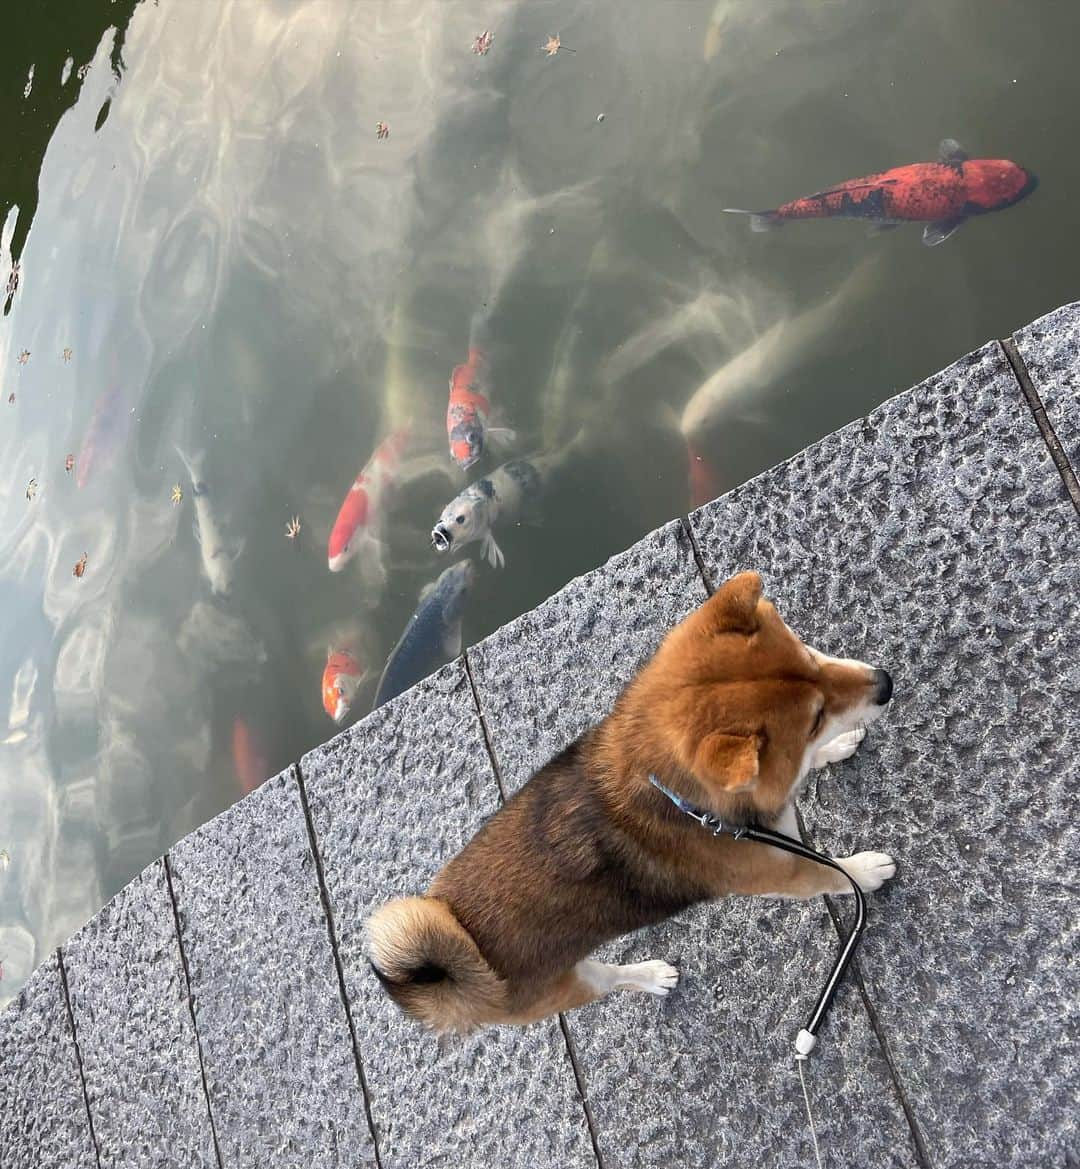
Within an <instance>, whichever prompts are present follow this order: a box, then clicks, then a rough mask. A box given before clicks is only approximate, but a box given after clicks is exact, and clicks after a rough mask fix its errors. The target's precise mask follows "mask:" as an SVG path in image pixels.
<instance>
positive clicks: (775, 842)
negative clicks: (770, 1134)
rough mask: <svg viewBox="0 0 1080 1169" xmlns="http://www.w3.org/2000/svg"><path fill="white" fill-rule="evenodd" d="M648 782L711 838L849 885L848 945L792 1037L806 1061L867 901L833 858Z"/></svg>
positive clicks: (851, 951) (847, 962)
mask: <svg viewBox="0 0 1080 1169" xmlns="http://www.w3.org/2000/svg"><path fill="white" fill-rule="evenodd" d="M649 782H650V783H651V784H652V785H653V787H655V788H656V789H657V790H658V791H661V792H663V794H664V795H665V796H667V798H668V799H669V800H670V801H671V802H672V803H673V804H674V805H675V807H676V808H678V809H679V811H680V812H684V813H685V814H686V815H687V816H690V817H691V818H692V819H694V820H696V821H697V822H698V823H699V824H700V825H701V826H702V828H707V829H708V830H709V831H710V832H711V833H712V834H713V836H730V837H732V838H733V839H735V840H757V841H759V842H760V843H761V844H770V845H772V847H773V848H779V849H782V850H783V851H784V852H790V853H792V854H793V855H794V856H800V857H802V858H803V859H804V860H808V861H816V862H817V863H818V864H819V865H827V866H828V867H829V868H830V869H835V870H836V871H837V872H838V873H842V874H843V875H844V876H845V877H846V878H847V879H848V881H850V882H851V888H852V891H853V892H854V894H855V924H854V925H853V926H852V927H851V933H850V934H848V938H847V941H846V942H845V943H844V947H843V949H842V950H841V951H840V956H839V957H838V958H837V959H836V962H835V963H834V964H833V968H832V971H831V972H830V974H829V977H828V979H827V981H826V983H825V985H824V987H823V988H822V990H821V994H819V995H818V999H817V1002H816V1003H815V1005H814V1009H813V1011H812V1012H811V1014H810V1018H809V1020H808V1021H807V1024H806V1026H805V1027H803V1029H802V1030H801V1031H800V1032H799V1034H798V1035H797V1036H796V1037H795V1058H796V1059H798V1060H804V1059H806V1057H807V1056H808V1055H809V1054H810V1052H812V1051H813V1050H814V1047H815V1046H816V1044H817V1033H818V1028H819V1027H820V1026H821V1024H822V1022H823V1020H824V1018H825V1014H826V1012H827V1011H828V1009H829V1007H830V1006H831V1005H832V1001H833V998H834V997H835V995H836V988H837V987H838V986H839V985H840V980H841V979H842V978H843V977H844V972H845V971H846V970H847V968H848V966H849V965H850V964H851V959H852V957H853V956H854V954H855V947H856V946H857V945H858V944H859V937H860V936H861V934H862V931H863V927H864V926H865V925H866V898H865V897H864V896H863V891H862V890H861V889H860V888H859V886H858V883H857V882H856V881H855V879H854V878H853V877H852V876H851V874H850V873H848V872H847V871H846V870H845V869H844V868H843V867H842V866H841V865H838V864H837V863H836V861H834V860H833V859H832V857H829V856H826V855H825V854H824V853H822V852H816V851H815V850H814V849H812V848H808V847H807V846H806V845H805V844H803V843H802V841H799V840H793V839H792V838H791V837H790V836H784V835H783V833H781V832H773V831H772V830H771V829H770V828H759V827H757V825H755V824H725V823H724V821H723V820H722V819H721V818H720V817H719V816H717V815H715V814H714V813H713V812H708V811H705V810H704V809H702V808H698V807H696V806H695V805H694V804H691V803H690V801H689V800H684V799H683V798H682V796H680V795H678V794H677V793H676V792H673V791H672V790H671V788H669V787H665V786H664V785H663V784H662V783H661V782H660V780H658V779H657V778H656V776H655V775H650V776H649ZM807 1108H808V1110H809V1102H807Z"/></svg>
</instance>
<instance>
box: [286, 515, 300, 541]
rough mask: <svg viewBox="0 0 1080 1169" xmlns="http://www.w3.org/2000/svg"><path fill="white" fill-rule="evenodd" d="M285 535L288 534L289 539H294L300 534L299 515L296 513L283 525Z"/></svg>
mask: <svg viewBox="0 0 1080 1169" xmlns="http://www.w3.org/2000/svg"><path fill="white" fill-rule="evenodd" d="M285 535H286V536H288V537H289V539H290V540H295V539H296V537H297V536H299V535H300V517H299V516H298V515H294V516H293V518H292V519H291V520H289V522H288V523H287V524H286V525H285Z"/></svg>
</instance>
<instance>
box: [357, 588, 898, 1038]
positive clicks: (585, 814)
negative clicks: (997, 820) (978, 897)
mask: <svg viewBox="0 0 1080 1169" xmlns="http://www.w3.org/2000/svg"><path fill="white" fill-rule="evenodd" d="M891 695H892V680H891V679H890V677H889V675H888V674H887V673H885V671H884V670H878V669H874V667H872V666H868V665H865V664H864V663H862V662H857V661H852V660H849V659H840V658H831V657H826V656H825V655H824V654H821V653H818V652H817V651H816V650H814V649H811V648H810V647H809V646H806V645H803V643H802V642H801V641H800V640H799V638H798V637H796V636H795V634H794V633H793V632H792V631H791V630H790V629H789V628H788V627H787V626H786V625H785V624H784V622H783V620H782V619H781V618H780V616H779V614H778V613H777V611H776V609H775V608H774V607H773V605H772V604H771V603H770V602H769V601H766V600H764V599H763V598H762V585H761V578H760V577H759V576H758V575H757V573H754V572H744V573H742V574H741V575H740V576H736V577H733V578H732V579H731V580H729V581H728V582H727V583H726V584H724V585H723V586H722V587H721V588H720V589H719V590H718V591H717V592H716V593H715V595H714V596H712V597H711V598H710V599H709V600H708V601H706V602H705V603H704V604H703V605H702V606H701V608H699V609H698V610H697V611H696V612H694V613H692V614H691V615H690V616H689V617H687V618H686V620H685V621H683V622H682V623H681V624H680V625H678V626H677V627H676V628H675V629H673V630H672V631H671V632H670V633H669V634H668V635H667V637H666V638H665V639H664V642H663V644H662V645H661V646H660V648H659V649H658V650H657V652H656V654H655V656H654V657H653V658H652V660H651V661H650V662H649V663H648V664H647V665H645V666H644V667H643V668H642V669H641V671H640V672H639V673H638V675H637V676H636V677H635V678H634V680H633V681H632V682H631V683H630V685H629V686H627V688H626V689H625V690H624V691H623V693H622V695H621V696H620V698H619V700H618V702H617V703H616V705H615V709H614V710H613V711H612V713H611V714H610V715H609V716H608V717H607V718H606V719H604V720H603V722H601V723H600V724H599V725H598V726H597V727H595V728H593V729H592V730H590V731H588V732H586V733H585V734H584V735H582V736H581V738H579V739H578V740H577V741H576V742H574V743H572V744H571V745H570V746H569V747H568V748H567V749H566V750H565V751H563V752H562V754H561V755H559V756H557V757H556V758H555V759H553V760H552V761H551V762H550V763H548V764H547V765H546V766H545V767H543V768H541V770H540V771H538V772H537V773H536V775H534V776H533V777H532V779H530V780H529V782H528V783H527V784H525V786H524V787H523V788H522V789H521V791H519V792H518V793H517V795H515V796H514V797H513V798H512V799H511V800H509V801H508V802H507V804H506V805H505V806H504V807H503V808H501V809H500V810H499V811H498V812H496V814H495V815H494V816H492V817H491V819H490V820H489V821H488V822H487V823H486V824H485V825H484V826H483V828H481V829H480V831H479V832H478V833H477V834H476V836H475V837H473V839H472V840H471V841H470V842H469V844H467V845H466V846H465V848H464V849H463V850H462V851H461V852H460V853H459V854H458V855H457V856H456V857H454V859H453V860H451V861H450V862H449V863H448V864H447V865H446V866H445V868H443V870H442V871H441V872H440V873H439V874H438V875H437V876H436V878H435V880H434V882H433V883H432V885H431V888H430V889H429V890H428V892H427V893H426V894H425V895H424V896H422V897H406V898H402V899H400V900H397V901H391V902H389V903H388V904H386V905H383V906H381V907H380V908H379V909H377V910H376V911H375V912H374V913H373V914H372V916H371V917H370V918H369V919H368V922H367V953H368V957H369V959H370V961H371V964H372V966H373V967H374V969H375V973H376V974H377V975H378V977H379V979H380V981H381V982H382V984H383V986H384V987H385V988H386V990H387V992H388V993H389V994H390V996H391V997H392V998H393V999H394V1000H395V1001H396V1002H397V1003H398V1005H399V1006H400V1007H401V1008H402V1009H403V1010H405V1011H406V1012H408V1013H409V1014H410V1015H413V1016H415V1017H416V1018H417V1019H420V1020H421V1021H422V1022H424V1023H425V1024H427V1025H428V1026H429V1027H431V1028H433V1029H434V1030H436V1031H439V1032H445V1031H457V1032H462V1031H469V1030H471V1029H473V1028H474V1027H477V1026H480V1025H482V1024H488V1023H529V1022H532V1021H533V1020H536V1019H541V1018H543V1017H545V1016H546V1015H550V1014H553V1013H554V1012H556V1011H566V1010H570V1009H571V1008H572V1007H577V1006H581V1005H582V1004H583V1003H587V1002H589V1001H591V1000H592V999H595V998H598V997H599V996H601V995H604V994H607V993H608V992H609V991H611V990H615V989H630V990H642V991H646V992H648V993H649V994H655V995H665V994H667V993H668V991H669V990H670V989H671V987H673V986H674V985H675V983H676V981H677V980H678V972H677V971H676V970H675V969H674V968H673V967H671V966H669V965H668V964H667V963H666V962H659V961H653V962H635V963H633V964H631V965H627V966H614V965H608V964H606V963H603V962H597V961H594V960H593V959H591V958H589V957H588V955H589V954H590V953H592V951H594V950H595V949H596V948H597V947H598V946H600V945H601V944H602V943H604V942H606V941H608V940H610V939H611V938H615V937H618V936H619V935H621V934H625V933H629V932H630V931H632V930H636V929H640V928H641V927H642V926H646V925H650V924H652V923H654V922H658V921H662V920H663V919H664V918H666V917H670V916H671V915H672V914H675V913H678V912H679V911H680V910H682V909H685V908H686V907H687V906H688V905H692V904H694V903H695V902H698V901H704V900H707V899H709V898H714V897H724V896H727V895H729V894H733V893H743V894H753V893H760V894H773V895H776V894H779V895H780V896H785V897H813V896H814V895H815V894H818V893H846V892H850V886H849V885H848V883H847V882H846V881H845V880H844V878H843V877H842V876H841V875H840V874H839V873H837V872H835V871H834V870H832V869H829V868H826V867H825V866H823V865H819V864H815V863H814V862H813V861H808V860H803V859H801V858H799V857H795V856H791V855H790V854H788V853H785V852H781V851H780V850H779V849H775V848H771V847H769V846H768V845H766V844H760V843H756V842H750V841H746V840H734V839H733V838H731V837H729V836H713V835H712V834H711V833H709V832H706V831H703V830H702V828H701V827H700V826H699V825H698V824H697V823H696V822H695V821H694V820H692V819H691V818H690V817H689V816H686V815H684V814H683V813H682V812H680V811H679V810H678V809H677V808H676V807H674V805H673V804H672V803H671V802H670V801H669V800H668V799H667V798H666V797H665V796H664V795H663V794H662V793H661V792H659V791H658V790H657V789H656V788H655V787H653V786H652V785H651V784H650V782H649V778H648V777H649V775H650V773H651V774H655V775H656V776H658V777H659V778H660V779H661V780H662V781H663V783H664V784H665V785H666V786H667V787H669V788H671V789H673V790H674V791H676V792H677V793H678V794H679V795H681V796H682V797H683V798H684V799H686V800H688V801H690V803H692V804H695V805H697V806H698V807H701V808H707V809H709V810H710V811H712V812H714V813H716V814H717V815H719V816H720V817H722V818H723V820H724V821H725V822H728V823H735V824H738V823H747V822H749V821H757V822H758V823H761V824H765V825H770V826H772V827H774V828H776V829H777V830H778V831H781V832H785V833H787V834H789V835H792V836H797V835H798V831H797V828H796V823H795V812H794V800H795V797H796V795H797V794H798V792H799V790H800V787H801V785H802V783H803V781H804V780H805V778H806V776H807V774H808V772H809V771H810V770H811V769H812V768H817V767H823V766H825V764H827V763H833V762H836V761H837V760H840V759H846V758H847V757H848V756H849V755H852V754H853V753H854V751H855V749H856V748H857V747H858V745H859V743H860V742H861V741H862V739H863V737H864V735H865V733H866V726H867V724H869V723H871V722H873V720H874V719H876V718H877V717H878V716H879V715H880V714H881V712H882V710H883V709H884V707H885V704H886V703H887V702H888V701H889V698H890V697H891ZM839 863H840V864H841V865H842V866H843V868H844V869H845V870H846V871H847V872H848V873H850V874H851V876H852V877H853V878H854V879H855V880H856V881H857V882H858V883H859V885H860V886H861V887H862V888H863V889H864V890H871V889H877V888H878V887H879V886H880V885H881V884H882V882H884V881H885V880H887V879H888V878H889V877H891V876H892V875H893V874H894V872H895V871H896V866H895V865H894V864H893V861H892V859H891V858H890V857H888V856H886V855H884V854H883V853H879V852H860V853H856V854H855V855H854V856H851V857H847V858H845V859H842V860H840V862H839Z"/></svg>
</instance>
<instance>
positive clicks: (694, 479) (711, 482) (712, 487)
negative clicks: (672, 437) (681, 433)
mask: <svg viewBox="0 0 1080 1169" xmlns="http://www.w3.org/2000/svg"><path fill="white" fill-rule="evenodd" d="M686 462H687V471H688V475H687V478H688V479H689V482H690V507H691V508H698V507H704V506H705V504H707V503H711V502H712V501H713V500H714V499H716V498H717V497H718V496H720V495H721V494H723V489H722V488H721V486H720V477H719V476H718V475H717V473H716V468H715V467H714V466H713V465H712V463H710V462H709V461H708V459H706V458H705V456H704V455H702V454H701V452H700V451H699V450H698V449H697V447H696V446H695V445H694V443H693V442H691V441H690V439H687V440H686Z"/></svg>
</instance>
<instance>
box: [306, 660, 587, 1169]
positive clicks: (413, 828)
mask: <svg viewBox="0 0 1080 1169" xmlns="http://www.w3.org/2000/svg"><path fill="white" fill-rule="evenodd" d="M300 769H301V773H302V775H303V777H304V782H305V785H306V787H307V792H308V800H309V805H310V808H311V814H312V821H313V823H314V825H315V835H316V840H317V841H318V847H319V853H320V855H321V857H322V862H323V871H324V874H325V878H326V886H327V890H328V893H329V898H330V904H331V910H332V915H333V918H334V922H335V928H336V930H337V933H338V939H339V952H340V955H341V960H342V965H343V967H344V971H345V982H346V987H347V992H348V997H349V1004H350V1009H351V1011H352V1014H353V1018H354V1019H355V1021H356V1026H357V1031H358V1034H359V1037H360V1047H361V1053H362V1058H363V1064H364V1072H365V1079H366V1081H367V1085H368V1092H369V1095H370V1099H371V1111H372V1117H373V1121H374V1125H375V1132H376V1139H377V1141H378V1146H379V1153H380V1158H381V1162H382V1167H383V1169H417V1167H420V1166H436V1165H439V1166H443V1165H453V1166H460V1167H462V1169H472V1167H475V1169H488V1167H491V1166H498V1167H499V1169H512V1167H514V1166H520V1167H521V1169H533V1167H534V1166H544V1167H545V1169H563V1167H571V1166H573V1167H579V1166H580V1167H582V1169H593V1167H594V1166H595V1164H596V1160H595V1155H594V1153H593V1150H592V1146H591V1143H590V1139H589V1133H588V1128H587V1125H586V1121H585V1114H584V1109H583V1106H582V1103H581V1098H580V1095H579V1093H578V1090H577V1085H576V1082H575V1080H574V1073H573V1068H572V1066H571V1063H570V1060H569V1055H568V1052H567V1049H566V1044H565V1040H564V1038H563V1035H562V1033H561V1031H560V1028H559V1026H558V1023H557V1022H556V1021H555V1020H548V1021H546V1022H544V1023H540V1024H537V1025H535V1026H533V1027H529V1028H500V1029H488V1030H486V1031H483V1032H481V1033H480V1034H478V1035H476V1036H474V1037H472V1038H469V1039H456V1040H452V1041H443V1043H442V1044H440V1043H439V1042H437V1041H436V1040H435V1038H434V1037H433V1036H431V1035H430V1034H428V1033H427V1032H425V1031H424V1030H423V1029H422V1028H421V1027H420V1026H419V1025H417V1024H416V1023H414V1022H412V1021H410V1020H408V1019H407V1018H406V1017H405V1016H404V1015H402V1013H401V1012H400V1011H399V1010H398V1008H397V1007H396V1006H395V1005H394V1004H393V1003H392V1002H391V1001H390V999H389V998H388V997H387V996H386V994H385V993H384V992H383V990H382V988H381V987H380V986H379V983H378V981H377V980H376V978H375V976H374V975H373V974H372V972H371V969H370V967H369V966H368V964H367V961H366V960H365V958H364V955H363V952H362V929H363V921H364V918H365V917H366V915H367V914H368V913H369V912H370V911H371V910H372V909H373V908H374V907H375V906H376V905H378V904H380V903H381V902H383V901H385V900H388V899H389V898H391V897H396V896H404V895H408V894H415V893H421V892H423V890H424V889H425V888H426V887H427V885H428V884H429V882H430V881H431V879H432V877H434V875H435V873H436V872H437V871H438V869H439V868H440V867H441V866H442V865H443V864H444V863H445V862H446V861H447V860H449V859H450V857H451V856H453V855H454V854H455V853H457V852H458V851H459V850H460V849H461V848H462V847H463V846H464V845H465V843H466V842H467V841H468V840H469V839H470V838H471V837H472V835H473V834H474V833H475V832H476V830H477V829H478V828H479V827H480V825H481V823H482V822H483V821H484V820H485V819H486V818H487V817H488V816H489V815H491V813H492V812H494V811H495V810H496V808H497V807H498V805H499V789H498V786H497V784H496V781H495V775H494V772H493V771H492V767H491V762H490V758H489V756H488V753H487V749H486V747H485V745H484V740H483V735H482V730H481V727H480V723H479V719H478V717H477V714H476V705H475V702H474V699H473V696H472V692H471V690H470V687H469V683H468V678H467V676H466V674H465V670H464V667H463V665H462V662H461V660H460V659H458V660H457V661H456V662H453V663H451V664H450V665H449V666H447V667H445V668H444V669H442V670H440V671H439V672H438V673H437V674H435V675H434V676H433V677H432V678H430V679H428V680H426V681H425V682H422V683H421V684H420V685H418V686H416V687H414V688H413V689H412V690H410V691H408V692H406V693H405V694H403V695H402V696H401V697H400V698H398V699H395V700H394V701H393V702H391V703H389V704H387V705H386V706H384V707H381V708H380V709H379V710H377V711H375V712H374V713H373V714H372V715H369V716H368V717H367V718H366V719H364V720H363V721H362V722H360V723H358V724H357V725H356V726H354V727H352V728H351V729H350V730H348V731H346V732H345V733H344V734H342V735H339V736H338V737H337V738H336V739H334V740H333V741H332V742H330V743H328V744H327V745H326V746H325V747H320V748H319V749H317V750H315V751H312V752H310V753H309V754H308V755H305V756H304V758H303V759H302V761H301V764H300Z"/></svg>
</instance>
